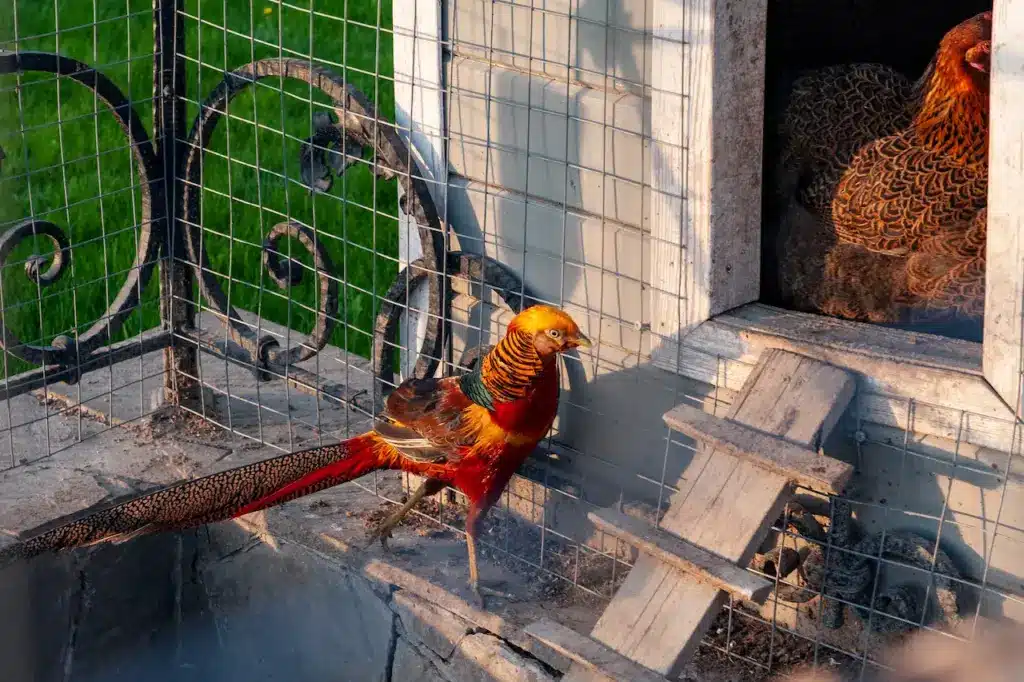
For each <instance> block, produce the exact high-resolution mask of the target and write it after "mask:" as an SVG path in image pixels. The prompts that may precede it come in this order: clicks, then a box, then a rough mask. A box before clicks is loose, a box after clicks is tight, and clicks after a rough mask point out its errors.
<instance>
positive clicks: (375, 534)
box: [363, 523, 391, 552]
mask: <svg viewBox="0 0 1024 682" xmlns="http://www.w3.org/2000/svg"><path fill="white" fill-rule="evenodd" d="M390 537H391V526H390V525H389V524H387V523H382V524H381V525H379V526H377V527H376V528H374V529H373V530H371V531H370V534H369V537H368V538H367V539H366V542H365V543H364V544H363V551H366V550H368V549H370V548H371V547H373V545H374V543H376V542H377V541H378V540H380V546H381V547H383V548H384V551H385V552H390V551H391V548H390V547H388V538H390Z"/></svg>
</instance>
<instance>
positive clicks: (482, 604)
mask: <svg viewBox="0 0 1024 682" xmlns="http://www.w3.org/2000/svg"><path fill="white" fill-rule="evenodd" d="M469 587H470V589H471V590H472V592H473V602H474V603H475V605H476V607H477V608H478V609H480V610H481V611H486V610H487V602H486V600H485V599H484V597H485V596H486V597H496V598H498V599H504V600H506V601H514V600H515V595H513V594H510V593H508V592H503V591H501V590H499V589H496V588H494V587H488V586H487V585H481V584H480V583H479V582H476V583H470V584H469Z"/></svg>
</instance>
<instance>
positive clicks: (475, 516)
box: [466, 504, 513, 609]
mask: <svg viewBox="0 0 1024 682" xmlns="http://www.w3.org/2000/svg"><path fill="white" fill-rule="evenodd" d="M486 515H487V509H482V510H481V508H480V507H478V506H477V505H475V504H471V505H470V507H469V512H468V513H467V514H466V551H467V553H468V554H469V587H470V589H471V590H472V591H473V598H474V600H475V601H476V605H477V607H478V608H480V609H485V608H486V603H485V602H484V595H485V594H489V595H491V596H495V597H501V598H503V599H512V598H513V595H511V594H507V593H505V592H502V591H500V590H495V589H492V588H490V587H486V586H484V585H481V584H480V572H479V569H478V567H477V553H476V536H477V534H478V533H479V532H480V526H481V525H482V523H483V520H484V516H486Z"/></svg>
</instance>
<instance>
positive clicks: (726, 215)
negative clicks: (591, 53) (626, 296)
mask: <svg viewBox="0 0 1024 682" xmlns="http://www.w3.org/2000/svg"><path fill="white" fill-rule="evenodd" d="M653 1H654V7H653V8H652V9H653V15H654V16H653V26H652V30H653V41H652V54H653V56H652V64H653V65H654V66H653V68H652V73H651V85H652V93H651V134H652V138H653V139H652V140H651V185H652V186H651V209H652V210H651V331H652V338H651V355H652V358H653V361H654V363H655V364H656V365H658V366H659V367H663V368H665V369H669V370H672V371H675V370H676V364H677V362H676V356H677V351H678V340H679V339H680V338H681V337H683V336H684V335H685V334H686V333H687V332H688V331H689V330H691V329H692V328H693V327H694V326H696V325H698V324H700V323H701V322H703V321H705V320H707V319H708V318H709V317H711V316H712V315H717V314H718V313H721V312H724V311H725V310H728V309H730V308H734V307H736V306H738V305H742V304H744V303H749V302H751V301H755V300H757V298H758V292H759V290H760V264H761V256H760V248H761V246H760V245H761V240H760V233H761V210H760V209H761V148H762V144H761V140H762V137H761V136H762V130H763V127H764V121H763V119H764V50H765V28H766V22H767V3H766V0H751V1H750V2H743V3H728V2H724V1H722V0H653Z"/></svg>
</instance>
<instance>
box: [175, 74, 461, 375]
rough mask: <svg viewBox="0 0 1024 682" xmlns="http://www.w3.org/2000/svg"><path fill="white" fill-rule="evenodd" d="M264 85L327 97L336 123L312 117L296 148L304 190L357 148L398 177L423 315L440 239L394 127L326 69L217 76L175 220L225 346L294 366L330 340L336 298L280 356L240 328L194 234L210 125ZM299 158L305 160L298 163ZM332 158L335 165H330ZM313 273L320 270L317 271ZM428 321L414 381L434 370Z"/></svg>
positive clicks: (436, 323) (437, 293) (324, 302)
mask: <svg viewBox="0 0 1024 682" xmlns="http://www.w3.org/2000/svg"><path fill="white" fill-rule="evenodd" d="M264 78H287V79H295V80H299V81H302V82H304V83H307V84H309V85H310V86H311V87H313V88H316V89H317V90H319V91H320V92H322V93H324V94H325V95H327V96H328V97H329V98H330V99H331V101H332V102H333V104H334V107H335V113H336V114H337V116H338V120H339V122H338V123H334V121H333V120H328V119H324V118H323V117H319V118H318V119H317V120H316V121H314V127H315V131H314V134H313V136H312V138H310V139H309V140H307V141H306V143H305V144H304V147H303V152H302V153H303V155H304V156H303V160H304V161H305V163H303V164H302V168H303V169H304V172H303V175H304V176H305V177H304V181H305V182H306V184H307V185H309V186H312V187H313V188H314V189H319V190H321V191H325V190H324V188H329V187H330V181H329V180H330V178H329V173H330V170H332V169H333V170H334V171H335V172H340V171H341V170H343V169H344V167H345V165H347V162H348V159H349V157H350V156H355V150H356V149H357V148H358V149H359V151H362V149H363V148H373V149H374V151H375V152H376V159H377V163H376V164H375V165H374V171H375V172H377V173H379V174H381V175H383V176H385V177H392V176H395V177H397V178H398V182H399V183H401V185H402V189H403V190H404V195H405V196H404V199H405V210H406V213H407V214H409V215H410V216H412V218H413V219H414V221H415V222H416V226H417V228H418V230H419V235H420V240H421V242H422V247H423V254H424V255H423V259H422V260H423V261H424V262H425V263H430V264H432V265H431V266H430V267H429V268H427V272H425V273H424V274H423V275H422V277H423V279H425V280H426V282H427V285H428V288H429V291H430V302H431V310H435V309H439V308H440V304H441V297H442V293H441V292H442V289H443V286H444V282H443V277H444V274H443V273H444V271H443V267H442V266H443V261H442V256H441V254H443V253H444V238H443V230H442V227H441V221H440V219H439V218H438V215H437V210H436V208H435V207H434V203H433V201H432V200H431V198H430V193H429V191H428V189H427V185H426V183H425V182H424V180H423V176H422V173H421V171H420V169H419V168H418V167H417V166H416V165H415V163H413V164H412V165H411V166H410V164H409V160H410V158H411V157H410V154H409V151H408V148H407V147H406V145H405V143H404V142H403V141H402V139H401V138H400V137H399V136H398V133H397V131H396V130H395V128H394V127H393V126H391V125H388V124H386V123H384V122H382V121H380V120H379V119H378V118H377V116H376V111H375V109H374V108H373V105H372V104H370V102H369V100H368V99H367V98H366V97H365V96H364V95H363V94H362V93H361V92H359V91H358V90H357V89H356V88H354V87H353V86H352V85H350V84H347V83H345V82H344V81H343V80H342V79H341V78H340V77H338V76H337V75H336V74H334V73H332V72H331V71H330V70H328V69H326V68H324V67H321V66H317V65H314V64H311V63H310V62H307V61H302V60H298V59H263V60H260V61H257V62H253V63H251V64H247V65H245V66H242V67H241V68H238V69H235V70H234V71H232V72H230V73H228V74H227V75H225V77H224V79H223V80H222V81H221V83H220V84H219V85H218V86H217V87H216V88H215V89H214V91H213V92H212V93H211V94H210V95H209V97H207V98H206V101H205V102H204V103H203V105H202V107H201V108H200V113H199V115H198V116H197V117H196V119H195V121H194V123H193V125H192V130H191V132H190V134H189V136H188V142H189V148H190V151H189V154H188V157H187V158H186V160H185V187H184V192H183V203H184V206H182V207H181V209H182V211H181V215H184V216H185V221H184V223H185V232H186V242H187V246H188V252H189V258H190V260H191V261H192V263H193V264H194V266H195V267H196V276H197V279H198V280H199V287H200V290H201V291H202V294H203V297H204V298H205V299H206V301H207V303H208V304H209V305H210V306H211V307H212V308H213V309H214V310H215V311H216V312H217V313H219V314H220V315H221V316H222V317H223V318H224V319H226V320H227V324H228V325H229V328H230V333H231V337H232V339H233V340H234V341H235V342H236V343H237V344H239V345H240V346H242V348H244V349H246V350H247V351H248V352H249V353H250V354H251V355H252V357H253V359H254V360H255V363H256V364H257V366H260V365H264V364H266V362H267V360H268V358H269V356H268V355H267V354H268V353H271V354H273V355H274V356H275V357H278V358H287V359H288V360H289V361H290V362H297V361H299V360H302V359H306V358H309V357H312V355H314V354H315V353H317V352H319V351H320V350H321V349H322V348H323V347H324V346H325V345H326V344H327V342H328V339H329V336H330V322H329V320H330V319H331V317H332V315H331V314H330V310H331V308H330V306H334V308H333V309H334V310H335V311H336V306H337V295H334V296H333V298H332V297H331V296H321V300H320V310H319V311H318V318H317V327H316V329H315V330H314V331H313V333H312V334H311V335H310V336H309V338H308V339H307V341H306V342H305V343H303V344H301V345H300V346H297V347H293V348H289V349H285V350H280V349H279V348H278V347H277V345H276V341H274V340H272V339H270V338H258V337H257V335H256V333H255V332H254V331H253V330H252V329H251V328H250V327H249V326H248V325H246V324H243V323H241V320H240V317H239V315H238V313H237V312H236V311H235V310H234V309H233V307H232V306H230V305H229V304H228V300H227V297H226V296H225V295H224V292H223V291H222V290H221V287H220V284H219V283H218V281H217V279H216V277H215V276H214V275H213V273H212V270H211V268H210V263H209V259H208V257H207V255H206V253H205V251H204V249H203V237H202V227H201V226H200V214H201V212H200V206H201V204H200V198H201V182H202V162H203V156H204V154H205V153H206V149H207V146H208V145H209V143H210V139H211V138H212V136H213V132H214V130H215V129H216V127H217V124H218V123H219V121H220V119H221V117H222V116H223V115H224V112H225V111H226V107H227V104H228V102H230V101H231V99H232V98H234V97H235V96H236V95H237V94H238V93H239V92H241V91H242V90H244V89H245V88H247V87H249V86H252V85H253V84H255V83H257V82H258V81H260V80H261V79H264ZM335 148H337V149H338V150H340V153H338V152H336V151H335V150H334V149H335ZM307 154H308V159H307V158H306V156H305V155H307ZM336 156H337V157H340V159H337V160H336V159H335V157H336ZM306 169H308V170H306ZM288 225H290V227H289V228H288V229H289V230H293V231H294V232H292V233H291V235H292V236H296V237H298V238H299V239H300V241H302V242H303V244H304V245H305V246H306V248H307V249H308V250H311V252H314V257H315V258H317V259H318V260H319V262H321V263H326V262H327V261H326V260H325V256H326V253H325V252H323V251H319V252H317V250H316V249H315V248H314V247H313V243H314V241H315V240H314V238H315V235H314V234H313V233H312V231H311V230H309V229H308V228H304V226H299V225H298V224H297V223H294V222H292V223H288ZM280 227H281V226H280V225H279V226H277V227H275V230H276V229H278V228H280ZM303 235H305V236H303ZM278 236H280V235H278ZM269 242H270V240H269V238H268V242H267V243H266V244H265V245H264V249H265V251H266V249H267V246H268V244H269ZM277 262H278V261H276V260H275V259H274V258H271V257H269V256H267V257H265V258H264V263H265V264H266V265H267V267H268V268H269V269H270V270H271V276H272V277H273V278H274V281H275V282H277V283H278V284H279V285H280V284H282V283H286V282H284V280H283V278H282V274H281V272H282V271H281V270H280V268H281V267H282V266H281V265H275V263H277ZM291 269H292V272H295V271H296V268H295V267H292V268H291ZM317 270H318V271H319V270H320V266H319V265H318V266H317ZM320 277H321V288H322V289H323V287H324V286H325V285H324V281H325V278H326V280H327V281H329V280H330V277H329V274H327V273H324V274H322V275H320ZM429 317H430V322H429V324H428V332H427V335H426V338H425V339H424V342H423V345H422V347H421V348H420V353H419V359H418V361H417V365H416V374H417V375H418V376H425V375H428V374H433V372H434V371H435V370H436V369H437V365H438V362H439V358H440V353H441V339H442V325H443V322H442V317H441V316H439V315H430V316H429Z"/></svg>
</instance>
